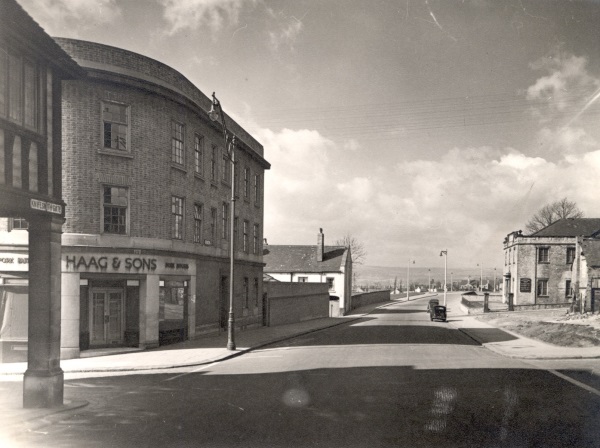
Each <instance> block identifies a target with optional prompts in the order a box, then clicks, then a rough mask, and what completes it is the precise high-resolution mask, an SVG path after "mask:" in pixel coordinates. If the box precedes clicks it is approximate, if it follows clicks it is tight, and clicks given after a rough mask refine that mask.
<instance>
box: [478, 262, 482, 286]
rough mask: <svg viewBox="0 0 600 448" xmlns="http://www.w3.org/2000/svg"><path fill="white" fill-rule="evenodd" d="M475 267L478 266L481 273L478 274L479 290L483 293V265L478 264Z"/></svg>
mask: <svg viewBox="0 0 600 448" xmlns="http://www.w3.org/2000/svg"><path fill="white" fill-rule="evenodd" d="M477 266H479V267H480V268H481V271H480V274H479V290H480V291H483V263H478V264H477Z"/></svg>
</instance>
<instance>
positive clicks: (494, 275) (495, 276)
mask: <svg viewBox="0 0 600 448" xmlns="http://www.w3.org/2000/svg"><path fill="white" fill-rule="evenodd" d="M494 292H496V268H494Z"/></svg>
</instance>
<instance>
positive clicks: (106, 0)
mask: <svg viewBox="0 0 600 448" xmlns="http://www.w3.org/2000/svg"><path fill="white" fill-rule="evenodd" d="M19 3H20V4H21V6H23V9H25V11H27V13H28V14H29V15H31V16H32V17H34V18H35V20H36V21H37V22H38V23H44V29H45V31H46V32H47V33H48V34H50V35H52V36H69V35H73V34H74V33H76V32H77V31H78V30H81V29H87V28H93V27H97V26H99V25H102V24H106V23H111V22H114V21H115V20H117V19H118V18H119V17H120V16H121V8H119V6H118V5H117V2H116V0H19Z"/></svg>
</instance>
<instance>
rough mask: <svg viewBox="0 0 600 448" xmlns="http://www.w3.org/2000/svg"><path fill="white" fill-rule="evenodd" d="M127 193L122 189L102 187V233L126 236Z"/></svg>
mask: <svg viewBox="0 0 600 448" xmlns="http://www.w3.org/2000/svg"><path fill="white" fill-rule="evenodd" d="M128 205H129V199H128V191H127V188H124V187H111V186H107V185H105V186H104V194H103V213H104V219H103V221H104V233H116V234H118V235H125V234H127V208H128Z"/></svg>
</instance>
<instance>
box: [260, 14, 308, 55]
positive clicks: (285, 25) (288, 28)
mask: <svg viewBox="0 0 600 448" xmlns="http://www.w3.org/2000/svg"><path fill="white" fill-rule="evenodd" d="M268 11H269V14H270V16H271V17H273V18H274V19H276V25H275V27H276V29H275V30H274V31H269V43H270V46H271V50H273V51H278V50H279V48H280V47H281V46H284V45H285V46H286V47H287V48H289V49H290V50H293V49H294V44H295V43H296V39H297V38H298V36H299V35H300V33H301V32H302V29H303V27H304V25H303V23H302V21H301V20H299V19H297V18H296V17H294V16H291V17H287V16H285V15H283V13H279V14H276V13H274V12H273V10H270V9H269V10H268Z"/></svg>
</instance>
